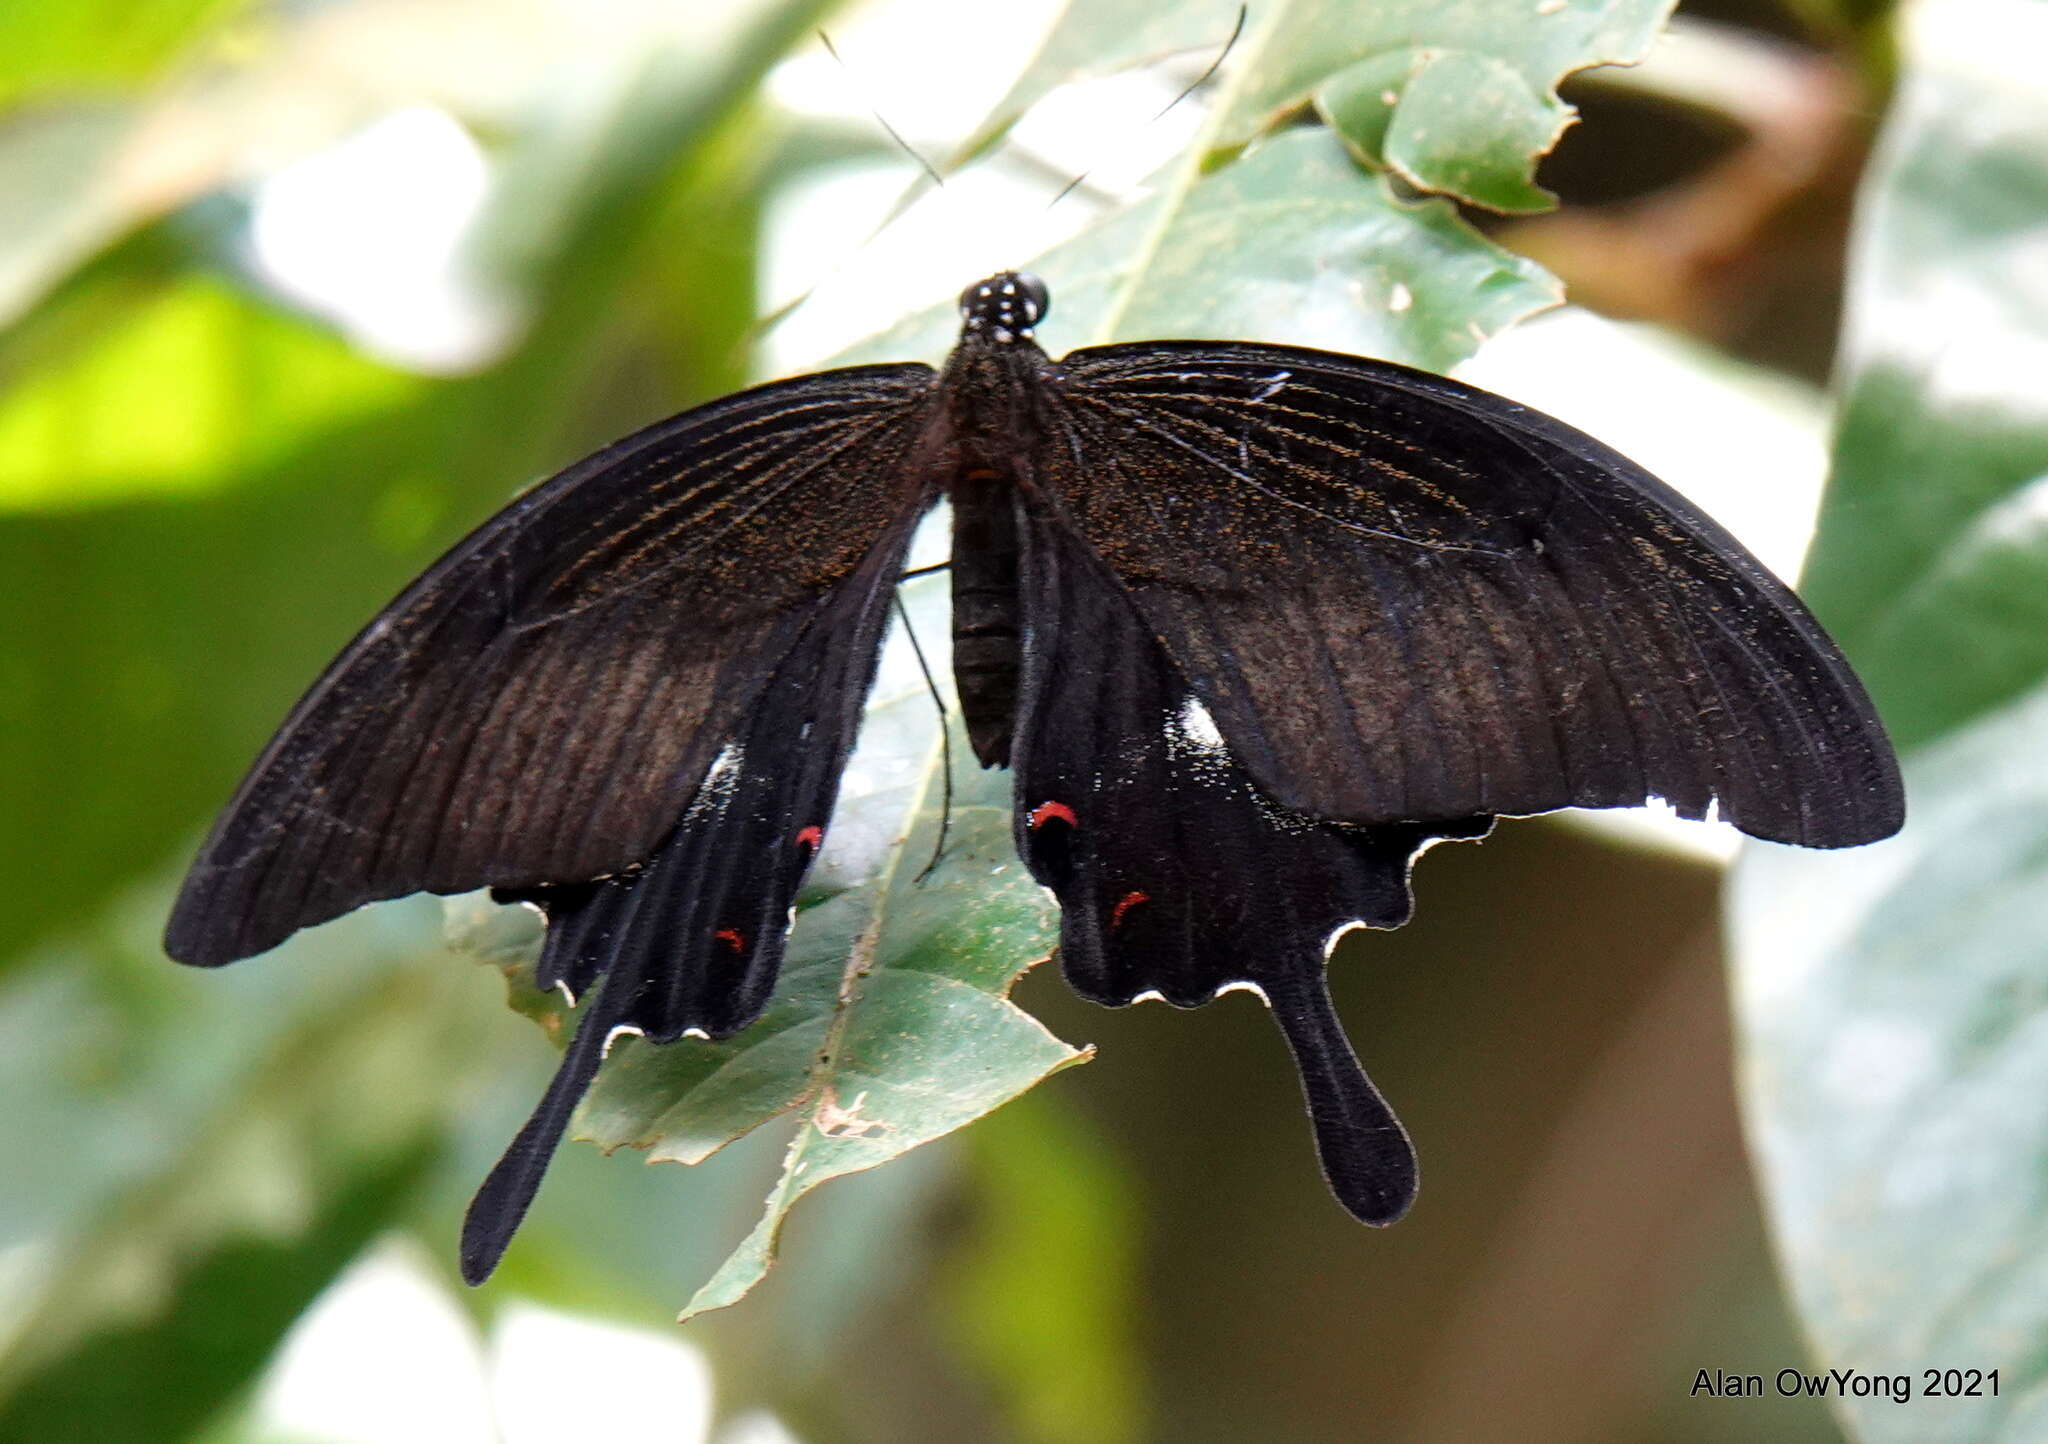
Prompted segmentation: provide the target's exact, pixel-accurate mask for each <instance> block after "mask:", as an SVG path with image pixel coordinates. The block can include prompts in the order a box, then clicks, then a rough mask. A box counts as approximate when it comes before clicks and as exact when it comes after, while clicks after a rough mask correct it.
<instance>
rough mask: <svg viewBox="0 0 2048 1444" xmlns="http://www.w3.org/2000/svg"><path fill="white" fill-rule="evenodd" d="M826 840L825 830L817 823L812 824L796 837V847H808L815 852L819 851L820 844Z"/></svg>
mask: <svg viewBox="0 0 2048 1444" xmlns="http://www.w3.org/2000/svg"><path fill="white" fill-rule="evenodd" d="M824 840H825V829H824V828H822V827H820V826H818V825H817V824H816V823H812V824H811V825H810V826H809V827H807V828H805V829H804V830H803V831H802V832H799V833H798V834H797V835H796V845H797V846H798V847H808V848H810V849H811V850H812V851H814V852H815V851H816V850H817V847H818V844H819V843H821V842H823V841H824Z"/></svg>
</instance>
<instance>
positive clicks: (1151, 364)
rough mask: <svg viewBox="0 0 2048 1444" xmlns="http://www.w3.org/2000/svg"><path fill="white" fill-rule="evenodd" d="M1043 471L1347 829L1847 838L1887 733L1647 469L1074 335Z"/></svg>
mask: <svg viewBox="0 0 2048 1444" xmlns="http://www.w3.org/2000/svg"><path fill="white" fill-rule="evenodd" d="M1041 414H1042V415H1043V416H1044V417H1045V424H1046V426H1047V429H1048V431H1049V432H1051V433H1052V434H1053V439H1052V441H1051V442H1050V443H1049V444H1048V445H1047V446H1046V447H1045V448H1044V454H1043V457H1042V459H1041V475H1042V477H1043V478H1044V482H1045V484H1046V485H1047V486H1048V487H1049V488H1050V490H1051V491H1052V492H1053V493H1054V494H1055V495H1056V496H1057V498H1058V501H1059V504H1060V506H1061V508H1062V510H1063V512H1064V514H1065V515H1066V516H1067V517H1068V518H1069V519H1070V521H1071V522H1072V524H1073V525H1074V527H1075V528H1076V529H1077V530H1078V531H1079V532H1080V534H1081V535H1082V536H1084V537H1085V538H1086V539H1087V540H1088V542H1089V543H1090V545H1091V546H1092V547H1093V548H1094V549H1095V550H1096V551H1097V552H1098V553H1099V554H1100V555H1101V556H1102V557H1103V558H1104V560H1105V561H1106V562H1107V563H1108V564H1109V566H1110V567H1111V569H1112V570H1113V571H1114V573H1115V574H1116V575H1117V577H1118V579H1119V580H1120V581H1122V583H1123V584H1124V585H1125V586H1126V587H1128V588H1129V590H1130V593H1131V596H1132V599H1133V601H1134V602H1135V604H1136V606H1137V608H1138V610H1139V612H1140V614H1141V615H1142V616H1143V617H1144V619H1145V621H1146V623H1147V624H1148V626H1149V627H1150V628H1151V629H1152V631H1154V632H1155V633H1156V634H1157V635H1158V636H1159V637H1160V638H1161V639H1162V640H1163V641H1164V643H1165V645H1166V648H1167V651H1168V652H1169V654H1170V655H1171V656H1172V657H1173V659H1174V661H1175V662H1176V663H1177V664H1178V665H1179V667H1180V668H1181V670H1182V671H1183V673H1184V674H1185V675H1186V676H1187V677H1188V678H1189V679H1190V682H1191V683H1192V685H1193V686H1194V689H1195V691H1196V694H1197V695H1198V696H1200V697H1201V699H1202V700H1203V702H1204V703H1205V704H1206V705H1207V706H1208V707H1209V708H1210V710H1211V711H1212V712H1213V714H1214V716H1215V719H1216V722H1217V725H1218V727H1219V728H1220V729H1221V731H1222V733H1223V735H1224V736H1225V737H1226V738H1228V739H1229V741H1230V743H1231V745H1232V746H1233V747H1234V748H1235V749H1237V751H1238V753H1239V755H1240V756H1241V757H1242V759H1243V761H1244V763H1245V765H1246V766H1247V767H1248V768H1249V769H1250V771H1251V772H1252V774H1253V776H1254V777H1256V778H1257V780H1258V781H1259V783H1260V784H1261V785H1262V786H1263V787H1264V788H1265V789H1266V790H1268V791H1269V792H1270V793H1271V794H1272V795H1273V796H1274V797H1275V798H1277V799H1278V800H1280V801H1282V802H1284V803H1286V804H1287V805H1289V806H1291V807H1294V808H1297V809H1300V810H1302V811H1305V812H1309V813H1313V814H1315V815H1318V816H1322V817H1328V818H1339V819H1345V820H1348V821H1353V822H1360V823H1381V822H1395V821H1426V820H1429V819H1432V818H1444V817H1460V816H1468V815H1478V814H1494V815H1500V814H1521V813H1530V812H1541V811H1546V810H1549V809H1552V808H1557V807H1564V806H1584V807H1615V806H1630V805H1635V804H1639V803H1641V802H1643V801H1644V800H1645V799H1647V798H1649V797H1653V796H1654V797H1659V798H1662V799H1664V800H1665V801H1667V802H1669V803H1670V804H1671V805H1672V806H1673V807H1675V808H1676V809H1677V810H1678V811H1679V812H1681V813H1682V814H1684V815H1686V816H1691V817H1699V816H1702V815H1704V814H1705V813H1706V812H1707V810H1708V809H1709V807H1710V806H1718V809H1719V813H1720V815H1721V816H1722V817H1723V818H1724V819H1726V820H1728V821H1730V822H1733V823H1734V824H1735V825H1736V826H1738V827H1740V828H1742V829H1743V830H1744V831H1747V832H1750V833H1753V834H1755V835H1757V836H1760V837H1766V838H1773V839H1776V840H1780V841H1786V842H1799V843H1804V844H1807V845H1809V846H1824V847H1833V846H1843V845H1847V844H1851V843H1857V842H1867V841H1870V840H1872V839H1873V838H1877V837H1882V836H1886V835H1888V834H1889V833H1891V832H1893V831H1895V830H1896V829H1897V827H1898V823H1899V819H1900V815H1901V809H1902V794H1901V791H1900V787H1899V781H1898V773H1897V768H1896V765H1895V763H1894V762H1893V760H1892V754H1891V750H1890V747H1889V744H1888V743H1887V742H1886V741H1885V738H1884V734H1883V731H1882V729H1881V728H1880V726H1879V725H1878V723H1877V720H1876V717H1875V715H1874V713H1873V712H1872V710H1871V708H1870V704H1869V701H1868V699H1867V698H1866V697H1865V696H1864V693H1863V690H1862V687H1861V686H1860V685H1859V684H1858V682H1857V681H1856V679H1855V677H1854V676H1853V675H1852V674H1851V672H1850V671H1849V669H1848V665H1847V664H1846V663H1845V662H1844V661H1843V660H1842V658H1841V656H1840V654H1839V653H1838V652H1837V651H1836V650H1835V648H1834V645H1833V644H1832V643H1831V642H1830V641H1829V640H1828V638H1827V637H1826V635H1825V634H1824V633H1823V632H1822V631H1821V630H1820V628H1819V626H1818V625H1817V624H1816V623H1815V622H1814V621H1813V619H1812V618H1811V617H1810V616H1809V615H1808V614H1807V612H1806V610H1805V608H1804V607H1803V606H1801V604H1800V603H1799V601H1798V599H1797V598H1795V597H1794V596H1793V595H1792V594H1791V593H1790V592H1789V591H1788V590H1787V589H1786V588H1785V587H1784V586H1783V585H1782V584H1780V583H1779V582H1778V581H1777V580H1776V579H1775V578H1773V577H1772V576H1771V575H1770V574H1769V573H1768V572H1767V571H1765V570H1764V569H1763V568H1762V566H1761V565H1759V564H1758V563H1757V562H1756V561H1755V560H1754V559H1753V558H1752V557H1750V556H1749V555H1748V554H1747V553H1746V552H1745V551H1743V549H1742V548H1741V547H1740V546H1739V545H1738V544H1737V543H1735V542H1734V541H1733V540H1732V539H1731V538H1729V537H1728V535H1727V534H1726V533H1725V532H1723V531H1722V530H1721V529H1720V528H1719V527H1717V526H1716V525H1714V524H1713V523H1712V522H1711V521H1709V520H1707V519H1706V518H1705V517H1703V516H1701V515H1700V514H1699V513H1698V512H1697V511H1696V510H1694V509H1693V508H1692V507H1691V506H1690V505H1688V504H1687V503H1686V502H1685V501H1683V500H1682V499H1681V498H1679V497H1678V496H1677V495H1676V494H1675V493H1673V492H1672V491H1671V490H1670V489H1669V488H1667V487H1665V486H1663V485H1662V484H1661V483H1659V482H1657V481H1656V480H1655V479H1653V478H1651V477H1650V476H1648V475H1647V474H1646V473H1644V472H1643V471H1642V470H1641V469H1640V468H1638V467H1636V466H1634V465H1633V464H1632V463H1630V462H1628V461H1627V460H1625V459H1624V458H1622V457H1620V456H1619V455H1617V454H1615V453H1614V452H1612V451H1610V450H1608V449H1607V448H1605V447H1603V446H1601V445H1600V444H1599V443H1597V442H1595V441H1593V440H1592V439H1591V438H1589V437H1586V436H1584V435H1582V434H1580V433H1578V432H1576V431H1573V430H1572V429H1571V428H1569V427H1566V426H1564V425H1562V424H1561V423H1558V422H1556V421H1554V420H1552V419H1550V418H1548V417H1543V416H1540V415H1538V414H1537V413H1533V412H1530V411H1528V410H1527V409H1525V408H1522V407H1519V406H1516V405H1514V404H1513V403H1511V402H1508V401H1505V400H1503V399H1501V398H1499V397H1496V396H1491V395H1488V394H1486V393H1483V392H1478V391H1475V390H1473V389H1472V388H1469V387H1465V386H1461V385H1459V384H1458V383H1455V382H1451V381H1446V380H1444V379H1442V378H1440V377H1434V376H1428V375H1426V374H1424V373H1420V372H1411V371H1408V370H1406V369H1405V368H1402V367H1397V366H1390V365H1386V364H1384V363H1377V362H1370V361H1364V360H1360V359H1358V358H1354V357H1343V356H1334V355H1330V354H1327V353H1320V352H1312V351H1302V350H1295V349H1290V348H1285V347H1273V346H1253V345H1235V344H1227V343H1215V344H1206V343H1198V342H1187V343H1180V342H1161V343H1148V344H1143V345H1130V346H1110V347H1102V348H1097V349H1093V350H1085V351H1079V352H1075V353H1073V354H1072V355H1070V356H1068V357H1066V358H1065V359H1064V360H1063V361H1062V362H1061V363H1060V376H1059V379H1058V381H1057V383H1056V386H1055V388H1054V390H1053V395H1052V399H1050V400H1049V401H1048V404H1047V405H1046V406H1045V407H1044V408H1043V409H1042V413H1041Z"/></svg>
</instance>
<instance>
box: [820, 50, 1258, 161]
mask: <svg viewBox="0 0 2048 1444" xmlns="http://www.w3.org/2000/svg"><path fill="white" fill-rule="evenodd" d="M1243 23H1244V21H1243V19H1242V17H1240V18H1239V20H1238V24H1239V25H1242V24H1243ZM818 39H819V40H821V41H823V42H824V44H825V53H826V54H827V55H829V56H831V57H832V58H833V60H835V61H837V62H838V65H839V68H840V69H841V70H843V71H845V72H846V74H847V77H848V79H851V78H852V76H853V67H852V66H850V65H848V64H847V63H846V61H845V60H844V59H842V58H841V56H840V54H839V47H838V46H836V45H834V44H833V43H832V37H831V36H829V35H827V34H826V33H825V32H824V31H822V30H820V31H819V32H818ZM861 104H862V105H865V106H866V107H867V108H868V114H869V115H871V116H873V117H874V118H875V124H876V125H879V126H880V127H882V129H883V130H884V131H885V132H887V133H888V136H889V139H891V140H893V141H895V142H896V144H897V145H899V146H901V147H902V148H903V153H904V154H905V155H907V156H909V157H910V158H911V159H912V160H914V161H916V162H917V163H918V165H919V166H920V167H921V168H922V169H923V171H924V173H925V174H926V175H928V176H930V177H931V181H932V184H933V185H935V186H937V187H939V188H940V189H941V190H943V189H945V186H946V178H945V177H944V176H942V175H940V174H939V172H938V168H937V167H936V166H934V165H933V164H932V163H931V162H930V161H928V160H926V159H925V158H924V157H923V156H922V155H921V154H919V153H918V149H917V147H916V146H914V145H912V144H911V143H910V142H909V141H907V140H905V139H904V138H903V133H902V132H901V131H899V130H897V129H896V127H895V126H893V125H891V124H889V118H888V117H887V116H886V115H883V114H882V112H881V110H880V109H879V108H877V106H876V105H875V103H874V102H873V101H871V100H869V99H867V98H866V97H865V96H863V97H862V98H861Z"/></svg>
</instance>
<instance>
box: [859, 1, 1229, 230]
mask: <svg viewBox="0 0 2048 1444" xmlns="http://www.w3.org/2000/svg"><path fill="white" fill-rule="evenodd" d="M1250 15H1251V6H1249V5H1240V6H1238V7H1237V23H1236V24H1235V25H1233V26H1231V27H1230V38H1229V39H1228V40H1226V41H1224V42H1223V48H1222V49H1221V50H1219V51H1217V52H1216V58H1215V59H1214V60H1212V61H1210V62H1209V68H1208V69H1206V70H1204V71H1203V72H1202V73H1201V74H1200V75H1198V76H1196V77H1195V78H1194V79H1193V80H1191V81H1189V82H1188V83H1187V84H1186V85H1185V86H1183V87H1182V88H1181V91H1180V94H1178V95H1176V96H1174V98H1173V99H1171V100H1169V101H1167V102H1166V104H1164V105H1162V106H1160V107H1159V109H1158V110H1157V111H1156V112H1154V113H1153V115H1152V117H1151V118H1150V119H1149V120H1147V121H1146V122H1145V125H1156V124H1158V123H1159V121H1161V120H1163V119H1164V118H1165V117H1166V115H1167V113H1168V112H1169V111H1171V110H1172V109H1173V108H1174V107H1175V106H1177V105H1179V104H1180V103H1181V102H1182V101H1183V100H1186V99H1187V98H1188V97H1189V96H1191V95H1193V94H1194V93H1195V92H1196V91H1198V90H1200V89H1201V88H1202V87H1203V86H1205V85H1207V84H1208V83H1209V82H1210V80H1212V79H1213V78H1214V77H1215V75H1216V72H1217V71H1219V70H1221V69H1222V68H1223V62H1224V61H1226V60H1228V59H1229V58H1230V52H1231V51H1232V50H1235V49H1236V48H1237V42H1238V41H1239V39H1241V38H1242V37H1243V35H1244V26H1245V21H1246V19H1248V18H1249V17H1250ZM876 118H877V119H880V117H879V116H878V117H876ZM1144 128H1145V127H1144V126H1140V127H1139V129H1140V130H1143V129H1144ZM1093 174H1095V172H1094V171H1092V170H1084V171H1082V172H1081V173H1080V174H1079V175H1077V176H1075V177H1074V178H1073V179H1072V180H1070V181H1068V182H1067V183H1066V184H1065V185H1064V186H1062V187H1060V193H1059V194H1058V195H1056V196H1054V197H1053V198H1052V200H1051V201H1049V202H1048V203H1047V204H1046V207H1045V208H1046V209H1047V210H1051V209H1052V208H1053V207H1054V206H1056V205H1058V204H1059V203H1060V202H1061V201H1063V200H1065V199H1066V198H1067V197H1068V196H1070V195H1072V194H1073V193H1074V192H1075V191H1077V190H1079V189H1080V188H1081V183H1082V182H1083V181H1085V180H1087V179H1088V177H1089V176H1091V175H1093Z"/></svg>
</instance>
